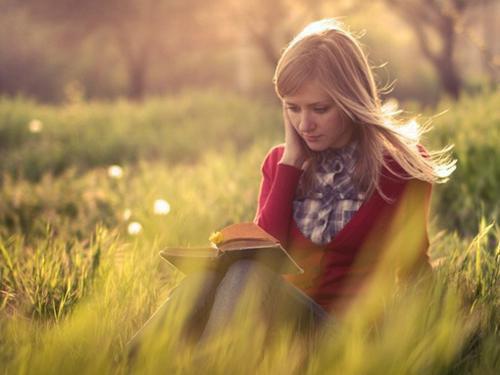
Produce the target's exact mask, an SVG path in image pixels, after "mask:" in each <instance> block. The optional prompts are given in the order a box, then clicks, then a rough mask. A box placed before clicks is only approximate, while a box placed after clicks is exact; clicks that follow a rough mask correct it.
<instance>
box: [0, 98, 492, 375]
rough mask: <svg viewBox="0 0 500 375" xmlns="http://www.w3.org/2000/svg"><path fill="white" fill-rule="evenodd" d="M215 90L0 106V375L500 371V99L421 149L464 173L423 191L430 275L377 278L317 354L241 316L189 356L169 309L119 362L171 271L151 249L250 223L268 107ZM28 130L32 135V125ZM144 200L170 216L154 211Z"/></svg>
mask: <svg viewBox="0 0 500 375" xmlns="http://www.w3.org/2000/svg"><path fill="white" fill-rule="evenodd" d="M219 94H220V93H219ZM213 95H214V93H196V94H185V95H184V96H181V97H178V98H168V99H155V100H151V101H148V102H146V103H145V104H144V106H137V105H133V104H130V103H126V102H121V103H80V104H78V105H77V106H76V107H71V106H69V107H62V108H59V107H44V106H40V105H37V104H35V103H31V102H27V101H24V100H22V99H15V100H12V99H2V100H1V101H0V134H1V135H2V136H1V137H0V139H1V140H2V141H1V142H3V144H2V155H3V157H2V158H1V159H0V160H2V161H1V162H0V169H1V170H2V173H3V174H2V180H1V181H2V183H1V190H0V333H1V334H0V363H1V364H2V365H1V366H0V370H1V372H3V373H5V374H10V373H21V374H22V373H37V374H38V373H40V374H44V373H47V374H48V373H50V374H53V373H92V374H95V373H117V374H122V373H128V372H129V371H132V372H133V373H158V372H175V373H185V372H187V373H189V372H195V371H196V372H199V371H200V370H203V372H206V373H234V372H237V373H252V374H253V373H256V372H258V373H273V374H274V373H293V372H295V373H310V374H315V373H343V374H379V373H384V374H386V373H388V374H403V373H405V374H406V373H414V374H489V373H491V374H493V373H496V372H497V370H498V368H500V351H499V349H498V341H499V333H498V332H499V326H498V322H499V321H500V319H499V314H498V312H499V298H498V292H497V291H498V284H499V281H498V280H499V269H500V267H499V263H500V247H499V241H498V239H499V234H500V228H499V226H498V224H497V223H498V207H497V204H496V202H497V201H498V191H499V189H498V184H499V181H500V179H499V178H493V177H491V176H498V173H499V172H498V171H499V169H498V168H499V167H498V165H500V163H497V162H496V161H499V159H500V157H499V155H500V154H499V152H498V151H497V150H496V148H495V147H494V145H495V144H498V140H499V137H498V126H497V122H498V113H497V112H498V111H495V108H496V107H495V103H497V102H498V99H499V94H498V93H489V94H488V93H486V94H483V95H482V96H479V97H474V98H472V97H471V98H468V97H466V98H464V99H463V100H462V102H460V103H458V104H450V103H442V104H441V106H442V107H441V108H444V107H447V108H449V112H448V114H446V115H443V116H441V117H439V118H438V119H436V120H435V121H434V124H435V128H436V129H435V132H433V133H431V134H433V137H432V138H430V139H429V141H432V142H431V143H433V144H434V145H442V144H444V143H450V141H453V142H454V143H455V145H456V146H455V151H454V152H455V155H456V157H457V158H458V160H459V169H458V170H457V173H456V174H455V175H454V177H453V179H452V181H451V182H450V183H448V184H447V185H443V186H440V187H437V188H436V192H435V194H434V200H433V218H432V231H431V240H432V243H431V249H430V255H431V259H432V260H433V262H434V264H435V270H434V275H433V277H432V278H430V279H429V278H418V279H415V280H413V282H412V283H399V284H394V283H393V282H392V281H393V280H392V279H386V278H384V275H383V274H382V275H379V277H381V278H380V279H379V282H377V283H375V284H374V285H376V286H377V287H374V288H373V289H372V290H370V293H368V295H367V298H365V299H363V300H361V301H359V302H358V304H357V305H355V308H354V309H353V310H352V312H351V313H350V314H349V315H348V317H347V318H345V319H343V321H342V322H341V324H338V325H335V326H334V327H332V328H331V330H329V331H327V332H325V335H324V336H322V337H321V338H318V341H317V342H312V343H311V342H310V341H308V340H304V339H303V338H302V337H300V336H298V335H296V334H295V332H294V331H293V330H286V329H285V330H283V331H282V332H280V333H279V334H278V335H277V336H276V337H274V339H272V340H270V341H269V340H268V341H266V328H265V325H263V323H262V321H260V320H252V319H251V318H249V317H248V316H245V317H241V318H240V319H238V321H239V322H242V323H241V324H238V325H237V326H233V327H231V328H230V329H228V332H227V334H226V335H221V337H219V338H218V340H216V341H215V342H214V343H213V345H209V346H208V347H204V348H202V349H200V350H198V351H194V350H193V348H192V347H190V346H189V345H183V343H182V340H181V339H180V337H179V335H178V329H179V324H180V319H179V317H180V316H182V314H183V313H184V312H183V311H182V310H180V311H177V312H175V314H174V315H173V316H172V318H171V319H170V320H169V321H168V324H166V325H165V326H164V327H162V329H161V330H159V331H158V334H157V335H155V336H154V340H153V341H152V342H149V343H146V344H145V349H144V350H143V351H141V353H140V354H139V356H138V357H137V359H136V361H135V362H134V363H133V364H132V365H131V364H129V363H127V358H126V343H127V341H128V340H129V339H130V337H131V336H132V335H133V334H134V332H136V331H137V329H138V328H139V327H140V326H141V325H142V324H143V323H144V322H145V321H146V319H147V318H148V317H149V316H151V314H152V313H153V311H155V310H156V308H157V307H158V305H159V304H160V303H161V302H162V301H163V300H164V299H165V298H166V296H167V295H168V294H169V291H170V290H171V289H172V288H173V287H174V286H175V285H177V284H178V283H179V281H180V280H181V279H182V277H183V276H182V274H180V273H177V272H175V271H173V270H172V269H170V268H169V267H168V266H167V264H166V263H165V262H163V261H161V259H160V258H159V257H158V255H157V254H158V251H159V249H161V248H162V247H163V246H165V245H167V244H180V245H188V244H189V245H200V244H205V243H206V241H207V237H208V235H209V234H210V233H211V232H212V231H213V230H214V229H217V228H220V227H222V226H225V225H227V224H229V223H231V222H238V221H246V220H252V218H253V214H254V211H255V207H256V197H257V193H258V188H259V186H258V181H259V178H260V171H259V167H260V163H261V162H262V157H263V155H264V154H265V153H266V151H267V150H268V148H269V147H270V146H271V145H273V144H275V143H276V142H277V141H278V140H279V139H280V138H279V137H280V129H279V126H277V125H276V124H277V123H278V121H279V113H278V112H277V111H276V109H275V108H273V107H272V106H269V105H264V104H258V103H252V102H249V101H247V100H243V99H239V98H237V97H231V96H228V95H226V96H223V98H224V100H220V99H216V98H214V96H213ZM220 113H224V115H223V116H219V114H220ZM71 116H72V117H71ZM33 118H39V119H40V120H41V121H42V123H43V130H42V131H41V132H40V133H30V132H29V130H27V124H28V123H29V122H30V120H31V119H33ZM69 119H72V120H71V121H70V120H69ZM240 124H244V125H241V126H240ZM108 125H109V126H110V128H108V127H107V126H108ZM207 129H210V131H209V130H207ZM212 131H213V132H212ZM186 134H189V135H190V137H191V138H190V139H189V141H188V139H187V138H184V136H185V135H186ZM429 137H430V135H429ZM180 155H183V157H180ZM110 164H119V165H120V166H121V167H122V168H123V176H122V177H121V178H112V177H110V176H109V174H108V169H107V168H108V166H109V165H110ZM156 199H165V200H166V201H168V202H169V203H170V207H171V211H170V213H168V214H167V215H158V214H155V212H154V210H153V205H154V201H155V200H156ZM481 207H482V208H481ZM125 212H127V215H124V213H125ZM131 222H138V223H140V224H141V226H142V231H141V232H140V233H139V234H137V235H131V234H129V232H128V226H129V224H130V223H131ZM339 323H340V322H339ZM311 345H313V346H311Z"/></svg>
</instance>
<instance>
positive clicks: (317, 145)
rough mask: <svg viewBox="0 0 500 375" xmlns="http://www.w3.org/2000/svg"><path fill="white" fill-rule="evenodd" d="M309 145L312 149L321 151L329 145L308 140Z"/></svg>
mask: <svg viewBox="0 0 500 375" xmlns="http://www.w3.org/2000/svg"><path fill="white" fill-rule="evenodd" d="M307 147H309V149H310V150H312V151H316V152H321V151H325V150H326V149H327V148H328V145H325V144H324V143H321V142H307Z"/></svg>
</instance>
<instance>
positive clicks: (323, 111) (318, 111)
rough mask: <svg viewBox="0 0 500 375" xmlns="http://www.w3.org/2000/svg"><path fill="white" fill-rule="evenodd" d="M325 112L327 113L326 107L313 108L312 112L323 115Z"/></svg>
mask: <svg viewBox="0 0 500 375" xmlns="http://www.w3.org/2000/svg"><path fill="white" fill-rule="evenodd" d="M326 111H328V107H316V108H314V112H316V113H325V112H326Z"/></svg>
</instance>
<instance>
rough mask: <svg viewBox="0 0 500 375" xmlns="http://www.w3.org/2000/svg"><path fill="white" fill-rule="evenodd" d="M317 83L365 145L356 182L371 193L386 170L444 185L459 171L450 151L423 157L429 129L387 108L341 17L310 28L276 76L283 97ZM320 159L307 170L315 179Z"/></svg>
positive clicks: (291, 45)
mask: <svg viewBox="0 0 500 375" xmlns="http://www.w3.org/2000/svg"><path fill="white" fill-rule="evenodd" d="M313 79H316V80H317V81H318V82H320V84H321V85H322V86H323V89H324V90H325V91H326V92H327V93H328V94H329V95H330V96H331V98H332V100H333V101H334V103H335V104H336V105H337V106H338V107H339V108H340V109H341V110H342V112H343V114H344V115H345V116H347V117H348V118H349V119H350V120H351V122H352V124H353V126H355V129H354V136H355V137H356V138H357V141H358V145H359V146H358V147H359V159H358V163H357V165H356V169H355V172H354V180H355V182H356V183H357V184H358V185H359V187H360V188H361V189H363V190H364V191H366V192H367V195H371V193H373V192H374V191H375V190H377V191H378V192H379V193H380V194H381V195H382V196H383V197H384V198H385V197H386V196H385V194H384V193H383V192H382V191H381V189H380V186H379V175H380V171H381V169H382V168H384V167H385V168H387V169H388V170H389V171H390V172H391V173H393V174H395V175H396V176H398V177H401V178H404V179H411V178H416V179H419V180H423V181H427V182H429V183H434V182H444V181H446V180H447V179H448V177H449V176H450V174H451V173H452V172H453V170H454V169H455V161H454V160H451V159H450V156H449V152H448V151H449V148H445V149H443V150H440V151H435V152H429V153H428V155H425V156H424V155H422V152H421V150H420V149H419V147H418V145H419V141H420V136H421V135H422V134H423V133H424V132H425V131H427V129H426V127H424V126H421V125H419V124H418V123H417V122H416V121H414V120H413V121H410V122H407V123H404V122H402V121H401V120H398V119H397V118H396V117H397V115H399V114H400V113H401V111H398V110H395V109H390V108H388V107H387V106H382V103H381V100H380V97H379V91H378V89H377V87H376V84H375V80H374V77H373V73H372V70H371V68H370V65H369V63H368V60H367V58H366V56H365V54H364V53H363V50H362V49H361V46H360V43H359V42H358V40H357V38H356V37H355V36H354V35H353V34H352V33H350V32H349V31H347V30H346V29H344V28H343V26H342V25H341V23H340V22H339V21H337V20H335V19H323V20H319V21H316V22H313V23H311V24H309V25H308V26H306V27H305V29H304V30H302V31H301V32H300V33H299V34H298V35H297V36H296V37H295V38H294V39H293V40H292V41H291V42H290V43H289V45H288V46H287V47H286V48H285V50H284V51H283V53H282V55H281V57H280V59H279V61H278V64H277V67H276V71H275V74H274V78H273V82H274V85H275V90H276V93H277V95H278V96H279V97H280V98H281V99H283V98H284V97H285V96H288V95H292V94H294V93H295V92H297V91H298V90H299V89H300V88H301V86H302V85H303V84H304V82H306V81H308V80H313ZM385 154H388V155H389V156H391V157H392V158H393V159H394V160H395V161H396V163H397V164H399V165H400V166H401V168H402V169H403V170H404V171H405V172H406V174H403V173H401V172H398V171H396V170H395V169H394V168H393V167H392V166H391V165H389V163H388V162H387V160H386V158H385V157H384V156H385ZM314 169H315V158H314V155H313V157H312V158H311V163H310V164H309V166H308V167H307V169H306V176H309V178H312V177H311V171H314Z"/></svg>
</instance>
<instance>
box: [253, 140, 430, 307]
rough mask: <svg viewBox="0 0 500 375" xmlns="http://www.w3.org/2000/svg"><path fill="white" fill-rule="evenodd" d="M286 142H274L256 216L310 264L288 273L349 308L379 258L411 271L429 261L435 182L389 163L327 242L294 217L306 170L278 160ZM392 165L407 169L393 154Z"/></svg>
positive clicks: (311, 291)
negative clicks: (403, 176)
mask: <svg viewBox="0 0 500 375" xmlns="http://www.w3.org/2000/svg"><path fill="white" fill-rule="evenodd" d="M283 151H284V146H283V145H278V146H275V147H274V148H272V149H271V150H270V151H269V153H268V154H267V156H266V158H265V160H264V162H263V164H262V181H261V186H260V193H259V199H258V209H257V214H256V216H255V220H254V222H255V223H257V224H258V225H259V226H260V227H262V228H263V229H264V230H266V231H267V232H269V233H270V234H271V235H273V236H274V237H276V238H277V239H278V240H280V242H281V243H282V245H283V246H284V247H285V248H286V249H287V250H288V251H289V252H290V253H291V254H292V256H293V258H294V259H295V260H296V261H297V262H298V263H299V264H300V265H301V266H302V267H303V268H304V271H305V272H304V274H302V275H286V276H284V277H285V278H286V279H287V280H288V281H290V282H291V283H292V284H294V285H295V286H297V287H298V288H300V289H302V290H303V291H304V292H305V293H307V294H308V295H309V296H310V297H312V298H313V299H314V300H315V301H316V302H317V303H319V304H320V305H321V306H323V307H324V308H325V309H326V310H327V311H332V312H335V313H339V314H340V313H341V312H343V311H344V310H345V309H346V307H348V305H349V303H350V302H352V300H353V297H355V296H356V295H358V294H359V292H360V291H361V287H362V286H363V285H365V282H366V280H367V278H368V276H370V275H371V274H372V272H373V271H374V270H375V268H376V266H377V265H378V264H385V265H386V266H387V265H389V269H390V270H392V271H396V269H397V268H398V269H399V270H400V271H402V272H403V273H407V272H408V273H410V272H411V271H412V270H414V269H415V268H417V267H420V266H422V265H424V266H425V267H427V268H428V267H429V259H428V257H427V248H428V245H429V242H428V235H427V217H428V210H429V202H430V194H431V184H429V183H426V182H423V181H420V180H416V179H410V180H407V179H401V178H398V177H396V176H395V175H394V174H392V173H391V172H389V170H387V169H385V168H383V169H382V171H381V175H380V188H381V189H382V191H383V192H384V194H385V195H386V196H388V197H389V198H390V199H391V201H390V202H388V201H386V200H384V199H383V198H382V196H381V195H380V194H379V193H378V192H374V193H373V194H372V195H371V196H370V197H368V198H367V199H366V200H365V202H364V203H363V205H362V206H361V207H360V208H359V210H358V212H357V213H356V214H355V215H354V216H353V217H352V219H351V220H350V221H349V222H348V223H347V224H346V226H345V227H344V228H343V229H342V230H341V231H340V232H339V233H337V235H336V236H335V237H334V238H333V239H332V240H331V241H330V242H329V243H328V244H326V245H323V246H319V245H316V244H314V243H313V242H311V241H310V240H309V239H308V238H306V237H305V236H304V235H303V234H302V233H301V232H300V230H299V229H298V227H297V225H296V223H295V220H294V219H293V212H292V209H293V208H292V202H293V198H294V194H295V190H296V188H297V185H298V182H299V179H300V176H301V175H302V170H301V169H300V168H296V167H293V166H290V165H286V164H278V162H279V161H280V160H281V157H282V155H283ZM388 162H389V164H390V165H391V168H392V169H394V170H395V171H396V172H398V173H401V172H403V173H404V171H403V169H402V168H401V167H400V166H399V165H397V164H396V163H395V162H394V160H393V159H388ZM382 257H384V258H383V259H384V262H380V260H381V259H382Z"/></svg>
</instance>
